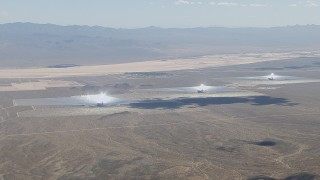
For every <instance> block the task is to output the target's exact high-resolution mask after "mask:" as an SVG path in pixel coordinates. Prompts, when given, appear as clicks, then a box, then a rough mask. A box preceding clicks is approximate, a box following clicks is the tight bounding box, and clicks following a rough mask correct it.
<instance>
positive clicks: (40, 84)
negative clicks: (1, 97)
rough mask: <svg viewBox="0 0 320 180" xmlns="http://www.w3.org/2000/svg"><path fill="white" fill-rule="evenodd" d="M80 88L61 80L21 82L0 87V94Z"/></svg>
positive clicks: (76, 84) (77, 84)
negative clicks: (57, 88) (56, 88)
mask: <svg viewBox="0 0 320 180" xmlns="http://www.w3.org/2000/svg"><path fill="white" fill-rule="evenodd" d="M74 86H81V84H79V83H77V82H71V81H61V80H39V81H34V82H21V83H11V84H5V85H0V92H4V91H31V90H45V89H47V88H53V87H74Z"/></svg>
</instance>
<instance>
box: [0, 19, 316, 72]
mask: <svg viewBox="0 0 320 180" xmlns="http://www.w3.org/2000/svg"><path fill="white" fill-rule="evenodd" d="M319 42H320V26H319V25H307V26H287V27H275V28H223V27H211V28H185V29H184V28H158V27H146V28H139V29H115V28H106V27H100V26H59V25H53V24H33V23H10V24H0V63H1V66H4V67H6V66H8V67H21V66H52V65H56V64H79V65H85V64H112V63H123V62H132V61H143V60H151V59H168V58H178V57H193V56H202V55H211V54H217V53H238V52H255V51H272V50H279V49H286V50H287V49H308V48H318V47H319V46H320V45H319V44H320V43H319Z"/></svg>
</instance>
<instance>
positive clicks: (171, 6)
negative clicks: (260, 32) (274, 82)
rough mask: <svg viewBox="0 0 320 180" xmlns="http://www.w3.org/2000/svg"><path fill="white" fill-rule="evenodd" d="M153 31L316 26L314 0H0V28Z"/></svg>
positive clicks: (319, 11)
mask: <svg viewBox="0 0 320 180" xmlns="http://www.w3.org/2000/svg"><path fill="white" fill-rule="evenodd" d="M9 22H33V23H52V24H60V25H75V24H76V25H99V26H107V27H122V28H136V27H146V26H159V27H212V26H225V27H248V26H250V27H270V26H285V25H295V24H301V25H304V24H320V0H0V23H1V24H3V23H9Z"/></svg>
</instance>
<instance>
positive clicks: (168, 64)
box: [0, 52, 318, 78]
mask: <svg viewBox="0 0 320 180" xmlns="http://www.w3.org/2000/svg"><path fill="white" fill-rule="evenodd" d="M301 53H303V52H290V53H259V54H253V53H250V54H233V55H215V56H205V57H201V58H196V59H176V60H166V61H164V60H156V61H146V62H135V63H125V64H114V65H99V66H80V67H70V68H34V69H1V70H0V78H53V77H66V76H92V75H107V74H117V73H125V72H154V71H174V70H186V69H201V68H210V67H220V66H229V65H237V64H250V63H256V62H265V61H279V60H284V59H292V58H298V57H301ZM317 53H318V52H312V53H309V56H315V55H318V54H317Z"/></svg>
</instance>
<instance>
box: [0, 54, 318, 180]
mask: <svg viewBox="0 0 320 180" xmlns="http://www.w3.org/2000/svg"><path fill="white" fill-rule="evenodd" d="M226 60H227V61H226ZM319 61H320V60H319V53H318V52H309V53H308V56H306V55H305V54H304V55H301V53H300V54H299V53H297V52H286V53H268V54H266V53H262V54H259V53H257V54H245V55H242V54H236V55H219V56H212V57H201V58H199V59H189V60H188V59H181V60H180V59H179V60H176V59H174V60H166V61H147V62H136V63H130V64H116V65H102V66H100V65H97V66H79V67H64V68H33V69H30V68H20V69H1V70H0V84H1V86H0V98H1V99H0V100H1V109H0V118H1V119H0V120H1V122H0V141H1V143H0V148H1V151H0V175H1V178H2V179H61V180H62V179H250V180H258V179H285V180H293V179H319V178H320V176H319V172H320V164H319V162H320V151H319V148H320V144H319V142H318V140H319V137H320V131H319V126H320V119H319V115H320V109H319V108H318V107H319V102H320V99H319V93H318V89H319V87H320V84H319V79H320V75H319V70H320V64H319ZM271 72H273V73H275V74H279V75H284V76H290V77H291V76H292V77H301V78H299V79H298V80H296V79H286V80H281V81H280V80H279V81H277V80H273V81H270V80H267V79H266V80H262V81H256V80H248V79H241V78H239V77H251V76H252V77H256V76H257V77H258V76H259V77H260V76H264V75H268V74H270V73H271ZM201 83H205V84H206V85H212V86H222V85H223V86H228V87H232V88H236V89H238V90H239V91H235V92H221V93H196V92H195V93H178V92H166V91H165V92H158V91H156V90H157V89H158V88H169V87H187V86H194V85H199V84H201ZM10 85H11V86H10ZM9 86H10V87H9ZM100 92H105V93H107V94H108V95H110V96H112V97H116V98H121V99H126V100H130V103H126V104H119V105H110V106H103V107H96V106H95V107H94V106H69V105H68V106H67V105H66V106H63V105H58V106H57V105H32V104H30V105H24V106H22V105H17V104H15V103H14V102H15V101H17V100H23V99H39V98H40V99H41V98H65V97H73V96H79V95H85V94H93V93H100Z"/></svg>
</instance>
